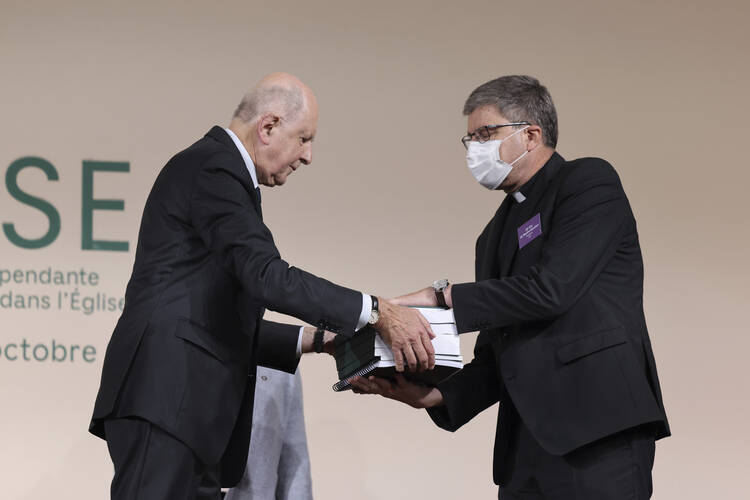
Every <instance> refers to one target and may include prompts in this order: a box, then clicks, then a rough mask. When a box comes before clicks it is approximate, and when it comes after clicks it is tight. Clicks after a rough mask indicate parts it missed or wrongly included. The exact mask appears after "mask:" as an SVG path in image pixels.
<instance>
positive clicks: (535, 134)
mask: <svg viewBox="0 0 750 500" xmlns="http://www.w3.org/2000/svg"><path fill="white" fill-rule="evenodd" d="M525 132H526V137H527V138H528V143H527V146H526V149H527V150H528V151H531V150H533V149H536V148H537V147H538V146H543V145H544V137H543V136H542V128H541V127H540V126H539V125H529V128H527V129H526V130H525Z"/></svg>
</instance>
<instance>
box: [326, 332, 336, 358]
mask: <svg viewBox="0 0 750 500" xmlns="http://www.w3.org/2000/svg"><path fill="white" fill-rule="evenodd" d="M334 340H336V334H335V333H332V332H329V331H326V332H325V333H324V334H323V352H325V353H328V354H330V355H331V356H333V355H335V354H336V344H335V342H334Z"/></svg>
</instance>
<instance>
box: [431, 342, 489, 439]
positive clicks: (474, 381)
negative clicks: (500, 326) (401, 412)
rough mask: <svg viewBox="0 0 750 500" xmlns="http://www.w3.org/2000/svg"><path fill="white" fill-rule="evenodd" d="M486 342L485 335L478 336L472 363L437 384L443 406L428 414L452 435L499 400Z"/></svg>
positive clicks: (433, 409)
mask: <svg viewBox="0 0 750 500" xmlns="http://www.w3.org/2000/svg"><path fill="white" fill-rule="evenodd" d="M489 341H490V339H489V337H488V336H487V333H486V332H482V333H480V335H479V337H478V338H477V344H476V346H475V348H474V359H473V360H472V361H471V363H469V364H468V365H466V366H464V367H463V369H461V370H459V371H458V372H456V373H454V374H453V375H452V376H451V377H449V378H447V379H446V380H444V381H443V382H441V383H439V384H438V386H437V388H438V390H440V393H441V394H442V395H443V405H441V406H436V407H434V408H429V409H428V410H427V413H428V414H429V416H430V418H431V419H432V421H433V422H435V424H436V425H437V426H438V427H440V428H441V429H445V430H447V431H451V432H454V431H456V430H457V429H458V428H460V427H461V426H462V425H464V424H465V423H467V422H468V421H469V420H471V419H472V418H474V417H475V416H476V415H478V414H479V413H481V412H482V411H484V410H486V409H487V408H489V407H490V406H491V405H493V404H495V403H496V402H497V401H498V397H499V394H500V389H499V381H498V375H497V374H498V368H497V365H496V364H495V356H494V353H493V351H492V346H491V344H490V343H489Z"/></svg>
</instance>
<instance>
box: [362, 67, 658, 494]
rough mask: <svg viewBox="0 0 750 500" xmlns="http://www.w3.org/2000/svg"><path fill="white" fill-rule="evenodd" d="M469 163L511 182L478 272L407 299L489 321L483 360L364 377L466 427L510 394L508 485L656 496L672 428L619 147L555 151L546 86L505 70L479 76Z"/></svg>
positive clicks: (503, 490)
mask: <svg viewBox="0 0 750 500" xmlns="http://www.w3.org/2000/svg"><path fill="white" fill-rule="evenodd" d="M464 114H465V115H467V116H468V127H467V132H468V133H467V135H466V136H465V137H463V138H462V142H463V144H464V146H465V147H466V150H467V154H466V160H467V166H468V168H469V170H470V172H471V173H472V175H473V176H474V178H475V179H476V180H477V181H478V182H479V183H480V184H481V185H482V186H484V187H485V188H488V189H491V190H496V189H499V190H502V191H504V192H505V193H508V194H510V196H506V197H505V199H504V200H503V201H502V204H500V207H499V209H498V210H497V212H496V213H495V215H494V216H493V217H492V219H491V220H490V222H489V223H488V224H487V227H486V228H485V229H484V231H483V232H482V234H481V235H480V236H479V239H478V240H477V243H476V282H473V283H463V284H455V285H449V284H448V282H447V280H440V281H437V282H435V284H434V285H433V286H432V287H427V288H425V289H422V290H419V291H417V292H415V293H412V294H408V295H404V296H402V297H399V298H398V299H396V302H397V303H400V304H402V305H406V304H409V305H422V306H437V305H440V306H448V307H453V309H454V314H455V318H456V326H457V328H458V331H459V332H468V331H476V330H479V331H480V335H479V337H478V338H477V342H476V346H475V350H474V359H473V360H472V362H471V363H469V364H468V365H466V366H465V367H464V368H463V370H461V371H459V372H457V373H456V374H455V375H454V376H452V377H451V378H449V379H448V380H446V381H444V382H442V383H441V384H439V385H438V387H437V388H429V387H425V386H420V385H416V384H413V383H410V382H407V381H405V380H404V379H403V378H401V377H399V378H398V379H397V382H396V383H395V384H391V383H390V382H388V381H385V380H382V379H377V378H372V377H371V378H369V379H361V378H360V379H358V380H356V381H355V382H354V385H355V387H357V388H358V390H360V391H362V392H367V393H378V394H382V395H384V396H386V397H389V398H392V399H395V400H398V401H401V402H404V403H407V404H409V405H411V406H413V407H415V408H427V409H428V413H429V415H430V417H431V418H432V420H433V421H434V422H435V423H436V424H437V425H438V426H440V427H442V428H444V429H447V430H450V431H455V430H457V429H458V428H459V427H461V426H462V425H463V424H465V423H466V422H468V421H469V420H471V419H472V418H473V417H474V416H476V415H477V414H478V413H479V412H481V411H483V410H485V409H486V408H488V407H489V406H491V405H493V404H494V403H496V402H499V403H500V408H499V412H498V423H497V433H496V437H495V448H494V467H493V473H494V480H495V483H496V484H498V485H500V489H499V498H501V499H503V500H512V499H532V498H533V499H552V498H554V499H566V500H567V499H596V500H608V499H626V498H628V499H631V498H635V499H645V498H649V497H650V496H651V493H652V481H651V469H652V466H653V460H654V448H655V446H654V441H655V440H656V439H660V438H662V437H666V436H668V435H669V434H670V431H669V424H668V422H667V418H666V413H665V411H664V406H663V403H662V397H661V389H660V387H659V379H658V376H657V371H656V363H655V360H654V355H653V352H652V349H651V342H650V340H649V335H648V331H647V328H646V321H645V317H644V314H643V261H642V257H641V251H640V246H639V243H638V234H637V232H636V225H635V219H634V217H633V213H632V211H631V208H630V205H629V203H628V200H627V197H626V195H625V192H624V191H623V188H622V185H621V183H620V180H619V178H618V176H617V173H616V172H615V170H614V169H613V168H612V166H611V165H609V164H608V163H607V162H606V161H604V160H601V159H598V158H582V159H578V160H573V161H566V160H565V159H563V158H562V156H560V155H559V154H558V153H556V152H555V147H556V144H557V114H556V111H555V107H554V105H553V103H552V99H551V97H550V95H549V93H548V91H547V89H546V88H545V87H544V86H542V85H541V84H540V83H539V81H538V80H536V79H535V78H532V77H528V76H505V77H501V78H498V79H496V80H492V81H490V82H487V83H485V84H484V85H481V86H480V87H478V88H477V89H476V90H474V91H473V92H472V93H471V95H470V96H469V98H468V99H467V101H466V103H465V106H464Z"/></svg>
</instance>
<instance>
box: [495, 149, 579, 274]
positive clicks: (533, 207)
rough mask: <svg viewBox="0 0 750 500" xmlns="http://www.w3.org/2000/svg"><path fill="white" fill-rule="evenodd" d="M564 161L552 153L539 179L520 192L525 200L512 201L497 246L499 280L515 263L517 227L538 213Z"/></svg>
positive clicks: (539, 173) (539, 174) (540, 172)
mask: <svg viewBox="0 0 750 500" xmlns="http://www.w3.org/2000/svg"><path fill="white" fill-rule="evenodd" d="M564 161H565V160H563V158H562V156H560V155H559V154H557V153H553V155H552V157H551V158H550V159H549V160H548V161H547V163H545V165H544V166H543V167H542V168H541V170H540V171H539V172H538V173H537V175H538V176H539V177H538V178H537V179H536V180H535V181H534V182H533V184H532V186H531V189H530V190H529V191H528V192H524V191H523V189H522V190H521V191H522V192H523V193H524V195H525V196H526V200H525V201H524V202H523V203H518V204H516V202H515V200H514V202H513V205H514V206H513V207H512V209H511V210H510V214H509V216H508V220H507V221H506V223H505V228H504V229H503V234H502V237H501V238H500V245H499V246H498V252H499V253H498V255H497V259H498V261H499V262H500V277H501V278H502V277H505V276H508V274H509V273H510V271H511V269H512V267H513V264H514V263H515V261H516V254H517V253H518V227H519V226H520V225H521V224H523V223H524V222H526V221H528V220H529V219H531V218H532V217H533V216H534V215H536V214H537V213H539V212H540V210H541V206H542V200H543V199H544V194H545V191H547V188H548V187H549V184H550V181H551V180H552V179H554V178H555V176H556V175H557V173H558V171H559V169H560V166H561V165H562V164H563V162H564ZM544 230H545V228H544V227H543V228H542V231H544Z"/></svg>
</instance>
